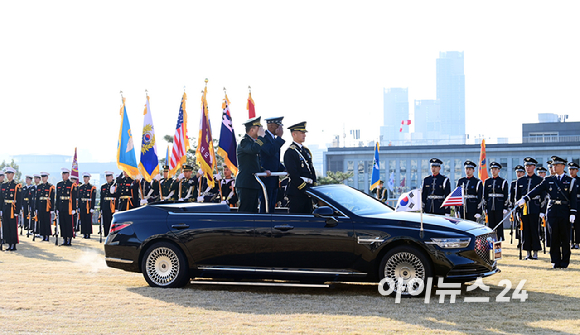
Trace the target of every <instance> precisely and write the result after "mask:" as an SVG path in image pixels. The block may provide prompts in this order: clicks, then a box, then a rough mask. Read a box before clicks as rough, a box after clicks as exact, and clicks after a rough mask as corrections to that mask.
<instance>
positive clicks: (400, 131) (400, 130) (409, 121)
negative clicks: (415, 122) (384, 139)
mask: <svg viewBox="0 0 580 335" xmlns="http://www.w3.org/2000/svg"><path fill="white" fill-rule="evenodd" d="M410 124H411V120H403V121H401V128H400V129H399V133H402V132H403V126H404V125H407V126H408V125H410Z"/></svg>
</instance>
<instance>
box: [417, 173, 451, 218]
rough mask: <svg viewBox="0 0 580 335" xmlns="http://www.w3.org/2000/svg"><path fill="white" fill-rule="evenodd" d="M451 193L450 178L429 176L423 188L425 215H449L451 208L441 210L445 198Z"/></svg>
mask: <svg viewBox="0 0 580 335" xmlns="http://www.w3.org/2000/svg"><path fill="white" fill-rule="evenodd" d="M449 193H451V183H449V178H447V177H445V176H444V175H442V174H438V175H436V176H433V175H431V176H428V177H425V179H423V186H422V187H421V200H422V201H423V210H424V211H425V213H435V214H449V213H451V209H450V208H449V207H445V208H441V205H442V204H443V201H445V198H446V197H447V196H448V195H449Z"/></svg>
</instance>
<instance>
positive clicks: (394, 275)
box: [384, 252, 425, 295]
mask: <svg viewBox="0 0 580 335" xmlns="http://www.w3.org/2000/svg"><path fill="white" fill-rule="evenodd" d="M384 275H385V278H391V279H392V280H393V281H394V282H395V288H394V291H395V292H396V291H397V290H398V287H397V283H398V281H399V280H402V285H401V294H402V295H408V294H411V293H410V292H412V291H415V290H417V288H419V286H420V285H421V284H420V283H418V282H417V280H416V279H420V280H421V281H424V280H425V266H424V265H423V262H421V260H420V259H419V257H417V256H415V255H413V254H412V253H409V252H400V253H397V254H395V255H393V256H392V257H391V258H389V260H388V261H387V264H386V265H385V273H384ZM414 279H415V280H414ZM411 281H413V282H412V283H410V282H411ZM409 284H411V285H409Z"/></svg>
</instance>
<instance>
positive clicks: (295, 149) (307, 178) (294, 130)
mask: <svg viewBox="0 0 580 335" xmlns="http://www.w3.org/2000/svg"><path fill="white" fill-rule="evenodd" d="M288 129H289V130H290V133H291V135H292V144H290V146H289V147H288V149H286V152H285V153H284V165H286V170H287V171H288V176H289V177H290V181H289V183H288V187H287V189H286V192H287V194H288V201H289V212H290V213H304V214H310V213H312V200H311V199H310V197H309V196H308V194H306V190H308V188H310V187H312V186H316V172H315V171H314V165H313V164H312V153H311V152H310V150H309V149H308V148H307V147H305V146H304V141H305V140H306V132H307V131H306V122H300V123H297V124H295V125H293V126H290V127H288Z"/></svg>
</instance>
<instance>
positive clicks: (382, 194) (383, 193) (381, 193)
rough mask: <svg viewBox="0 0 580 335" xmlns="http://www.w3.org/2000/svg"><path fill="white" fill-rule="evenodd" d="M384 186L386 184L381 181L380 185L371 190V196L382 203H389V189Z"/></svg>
mask: <svg viewBox="0 0 580 335" xmlns="http://www.w3.org/2000/svg"><path fill="white" fill-rule="evenodd" d="M384 185H385V183H383V181H382V180H379V185H378V186H377V187H375V188H373V189H372V190H371V194H372V195H374V197H375V198H377V200H378V201H380V202H385V201H387V189H386V188H384V187H383V186H384Z"/></svg>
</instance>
